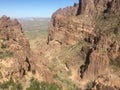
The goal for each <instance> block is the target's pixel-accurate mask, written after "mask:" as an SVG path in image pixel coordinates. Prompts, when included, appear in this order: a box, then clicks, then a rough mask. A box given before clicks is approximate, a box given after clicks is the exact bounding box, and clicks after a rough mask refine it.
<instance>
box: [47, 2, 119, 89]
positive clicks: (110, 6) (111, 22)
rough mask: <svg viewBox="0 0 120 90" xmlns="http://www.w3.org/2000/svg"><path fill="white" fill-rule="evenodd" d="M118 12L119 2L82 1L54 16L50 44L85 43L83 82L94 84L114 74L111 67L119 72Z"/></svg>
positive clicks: (82, 70) (81, 71)
mask: <svg viewBox="0 0 120 90" xmlns="http://www.w3.org/2000/svg"><path fill="white" fill-rule="evenodd" d="M72 10H74V12H73V13H72V14H71V11H72ZM119 11H120V1H119V0H80V2H79V5H75V6H74V7H70V8H69V10H68V8H64V9H60V10H58V11H56V12H55V13H54V14H53V16H52V19H51V26H50V30H49V35H48V43H49V44H51V43H57V44H61V45H65V44H67V45H75V44H76V43H78V42H80V43H82V44H81V46H82V48H80V50H81V54H82V55H83V57H84V60H85V62H84V64H83V65H81V66H80V77H81V78H87V79H92V80H95V79H96V78H97V77H98V76H100V75H103V74H107V73H113V72H114V71H115V70H114V69H113V70H111V69H110V68H109V67H111V66H115V67H117V68H119V66H118V64H115V63H116V62H117V63H119V59H120V22H119V21H120V13H119ZM66 12H67V14H66ZM86 43H87V44H86ZM111 62H112V63H111ZM100 90H102V89H100Z"/></svg>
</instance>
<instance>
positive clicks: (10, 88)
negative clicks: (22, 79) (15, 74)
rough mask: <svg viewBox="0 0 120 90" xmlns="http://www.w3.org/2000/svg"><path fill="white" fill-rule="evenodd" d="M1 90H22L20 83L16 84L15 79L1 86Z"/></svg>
mask: <svg viewBox="0 0 120 90" xmlns="http://www.w3.org/2000/svg"><path fill="white" fill-rule="evenodd" d="M0 90H22V86H21V84H20V83H15V82H14V81H13V79H10V80H9V81H5V82H3V83H1V84H0Z"/></svg>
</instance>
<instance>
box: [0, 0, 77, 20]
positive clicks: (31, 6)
mask: <svg viewBox="0 0 120 90" xmlns="http://www.w3.org/2000/svg"><path fill="white" fill-rule="evenodd" d="M78 1H79V0H0V16H2V15H7V16H10V17H13V18H14V17H15V18H16V17H17V18H18V17H50V16H51V15H52V13H53V12H55V11H56V10H57V9H58V8H64V7H66V6H72V5H73V4H74V2H78Z"/></svg>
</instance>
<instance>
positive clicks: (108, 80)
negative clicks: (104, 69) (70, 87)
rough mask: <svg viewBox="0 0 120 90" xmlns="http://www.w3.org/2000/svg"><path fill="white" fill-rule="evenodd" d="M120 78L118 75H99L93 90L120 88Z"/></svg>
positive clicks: (115, 89)
mask: <svg viewBox="0 0 120 90" xmlns="http://www.w3.org/2000/svg"><path fill="white" fill-rule="evenodd" d="M119 84H120V79H118V77H117V76H115V75H114V76H113V75H111V74H109V75H107V74H105V75H101V76H99V77H98V78H97V79H96V80H95V82H94V86H93V88H92V89H91V90H119V89H120V86H119Z"/></svg>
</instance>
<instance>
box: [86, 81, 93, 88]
mask: <svg viewBox="0 0 120 90" xmlns="http://www.w3.org/2000/svg"><path fill="white" fill-rule="evenodd" d="M93 86H94V82H92V81H91V82H88V83H87V85H86V90H91V89H92V87H93Z"/></svg>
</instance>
